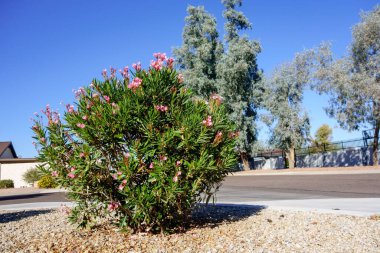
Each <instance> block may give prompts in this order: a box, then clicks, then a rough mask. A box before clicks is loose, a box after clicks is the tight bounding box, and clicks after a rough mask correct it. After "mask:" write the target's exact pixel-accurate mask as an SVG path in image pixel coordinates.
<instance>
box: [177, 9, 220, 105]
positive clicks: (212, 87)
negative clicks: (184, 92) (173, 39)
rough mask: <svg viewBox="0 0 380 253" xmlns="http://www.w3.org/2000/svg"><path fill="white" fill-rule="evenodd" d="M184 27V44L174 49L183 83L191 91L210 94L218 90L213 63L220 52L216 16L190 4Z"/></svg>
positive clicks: (214, 64) (218, 58)
mask: <svg viewBox="0 0 380 253" xmlns="http://www.w3.org/2000/svg"><path fill="white" fill-rule="evenodd" d="M187 12H188V14H189V15H188V16H187V17H186V18H185V22H186V25H185V27H184V29H183V36H182V37H183V45H182V46H181V47H180V48H176V49H174V52H173V53H174V55H175V57H176V59H177V61H178V66H179V69H180V70H181V72H182V73H183V75H184V80H185V82H186V85H187V86H188V87H189V88H191V89H192V91H193V93H194V94H195V95H197V96H200V97H203V98H209V97H210V95H211V94H212V93H215V92H217V87H216V65H217V62H218V61H219V60H220V58H221V55H222V53H223V45H222V44H221V42H220V41H219V40H218V38H219V35H218V31H217V29H216V20H215V18H214V17H213V16H211V15H210V14H209V13H208V12H206V11H205V10H204V7H201V6H200V7H194V6H189V7H188V8H187Z"/></svg>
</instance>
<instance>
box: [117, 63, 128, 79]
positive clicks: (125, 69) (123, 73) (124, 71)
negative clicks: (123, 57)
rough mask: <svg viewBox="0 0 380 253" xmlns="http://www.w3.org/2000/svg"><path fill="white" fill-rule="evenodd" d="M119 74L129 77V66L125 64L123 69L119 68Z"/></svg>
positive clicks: (125, 77)
mask: <svg viewBox="0 0 380 253" xmlns="http://www.w3.org/2000/svg"><path fill="white" fill-rule="evenodd" d="M119 72H120V74H121V75H122V77H123V78H124V79H129V68H128V66H125V67H124V69H123V70H119Z"/></svg>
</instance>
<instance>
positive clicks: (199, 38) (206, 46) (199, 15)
mask: <svg viewBox="0 0 380 253" xmlns="http://www.w3.org/2000/svg"><path fill="white" fill-rule="evenodd" d="M222 3H223V4H224V6H225V11H224V13H223V16H224V18H225V19H226V20H227V21H226V23H225V30H226V35H225V41H226V44H225V46H226V49H227V50H226V51H225V52H224V48H223V44H222V43H221V42H220V41H218V34H217V31H216V21H215V19H214V18H213V17H212V16H211V15H210V14H208V13H206V12H205V11H204V8H203V7H192V6H191V7H189V8H188V13H189V16H188V17H186V19H185V20H186V22H187V24H186V25H185V28H184V32H183V45H182V47H181V48H179V49H176V50H174V54H175V55H176V57H177V58H178V62H179V67H180V70H182V72H183V74H184V76H185V79H186V77H187V78H188V81H187V82H186V84H187V85H188V86H189V87H190V88H192V89H194V90H195V94H196V95H199V96H201V97H202V98H204V99H208V98H209V96H210V95H212V94H213V93H214V92H216V93H219V94H220V95H221V96H222V98H223V100H224V104H225V106H226V108H227V110H228V113H229V116H230V118H231V119H232V120H233V121H234V122H235V123H236V124H237V126H238V129H239V132H240V134H239V139H238V145H237V148H238V150H239V153H240V157H241V159H242V161H243V164H244V169H246V170H247V169H249V164H248V157H249V155H250V153H251V152H252V149H253V148H254V144H255V142H256V140H257V138H256V136H257V133H256V126H255V120H256V118H257V112H256V111H257V108H258V106H259V103H260V101H261V100H260V95H261V94H262V89H263V87H262V86H261V83H260V81H261V75H262V72H261V70H259V69H258V66H257V54H258V53H260V51H261V48H260V45H259V43H258V42H257V41H251V40H249V39H248V38H247V37H246V36H243V37H241V36H240V35H239V31H241V30H245V29H250V28H251V24H250V23H249V21H248V19H247V18H246V17H245V16H244V14H243V13H242V12H239V11H237V10H236V7H237V6H241V5H242V1H241V0H223V1H222Z"/></svg>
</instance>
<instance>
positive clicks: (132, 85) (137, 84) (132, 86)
mask: <svg viewBox="0 0 380 253" xmlns="http://www.w3.org/2000/svg"><path fill="white" fill-rule="evenodd" d="M141 83H142V80H141V79H140V78H138V77H135V79H133V81H132V82H131V83H130V84H128V88H129V89H132V90H135V89H137V88H138V87H140V85H141Z"/></svg>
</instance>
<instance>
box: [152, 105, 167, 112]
mask: <svg viewBox="0 0 380 253" xmlns="http://www.w3.org/2000/svg"><path fill="white" fill-rule="evenodd" d="M154 108H155V109H156V110H157V111H160V112H166V111H167V110H168V107H167V106H166V105H155V106H154Z"/></svg>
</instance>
